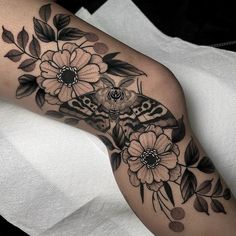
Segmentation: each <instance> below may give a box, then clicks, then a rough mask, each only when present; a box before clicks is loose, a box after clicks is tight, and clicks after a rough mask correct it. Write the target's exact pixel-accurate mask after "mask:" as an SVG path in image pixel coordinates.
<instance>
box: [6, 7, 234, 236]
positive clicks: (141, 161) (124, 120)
mask: <svg viewBox="0 0 236 236" xmlns="http://www.w3.org/2000/svg"><path fill="white" fill-rule="evenodd" d="M70 18H71V16H70V15H66V14H56V15H54V16H52V12H51V4H47V5H44V6H42V7H41V8H40V10H39V17H35V18H34V19H33V25H34V31H35V32H34V34H33V35H32V37H31V38H30V36H29V34H28V32H27V31H26V29H25V27H23V28H22V30H21V31H20V32H19V33H18V35H17V37H16V38H15V37H14V35H13V33H12V32H11V31H9V30H7V29H6V28H5V26H2V29H3V32H2V39H3V41H4V42H6V43H8V44H12V45H13V46H14V48H13V49H11V50H10V51H9V52H7V53H6V55H5V57H7V58H8V59H10V60H11V61H13V62H19V66H18V69H20V70H21V71H23V72H26V73H24V74H22V75H21V76H20V77H19V78H18V81H19V86H18V88H17V90H16V98H18V99H21V98H24V97H27V96H34V97H35V102H36V104H37V105H38V106H39V108H40V109H43V107H44V105H45V104H46V103H47V104H51V105H53V106H54V107H55V109H54V110H48V111H46V114H47V115H50V116H53V117H56V118H60V119H63V121H64V122H65V123H67V124H71V125H77V124H78V123H79V122H86V123H87V124H89V125H90V126H92V127H93V128H94V129H96V130H97V131H98V132H99V133H100V134H99V135H98V136H99V138H100V139H101V140H102V141H103V142H104V143H105V144H106V146H107V147H108V148H109V150H110V151H111V152H112V154H111V164H112V169H113V171H116V170H117V169H118V168H119V167H120V165H121V162H123V163H124V164H125V165H126V166H127V169H128V171H127V178H129V181H130V184H131V185H132V186H133V187H135V188H138V189H139V192H140V201H141V202H142V203H144V201H145V191H151V193H152V202H151V204H152V206H153V210H154V211H155V212H158V211H159V212H162V213H163V214H164V215H165V217H166V219H167V220H168V221H169V223H168V225H169V228H170V229H171V230H172V231H175V232H181V231H183V230H184V224H183V223H182V222H181V220H182V219H184V218H185V217H187V216H186V214H185V211H184V209H183V208H182V207H181V206H176V203H175V196H174V195H173V191H172V188H173V187H174V186H175V187H176V186H177V187H178V188H179V191H180V193H181V196H182V204H185V203H186V202H188V200H189V199H190V198H194V201H193V207H194V208H195V209H196V211H198V212H201V213H205V214H207V215H210V211H209V206H210V207H211V210H212V211H213V212H214V213H223V214H226V210H225V208H224V206H223V201H222V199H225V200H229V199H230V197H231V195H230V190H229V189H228V188H224V186H223V184H222V181H221V179H220V178H218V179H214V178H213V177H212V176H213V175H212V174H213V173H214V172H215V168H214V166H213V164H212V162H211V161H210V159H209V158H208V157H200V152H199V150H198V147H197V145H196V144H195V142H194V140H193V139H191V140H190V141H189V144H188V146H187V147H186V150H185V153H184V160H180V158H179V156H180V150H179V147H178V143H179V142H180V141H181V140H182V139H183V138H184V137H185V126H184V122H183V117H181V118H180V119H176V118H175V117H174V116H173V115H172V113H171V112H170V111H169V110H168V109H167V108H166V107H165V106H164V105H163V104H161V103H160V102H158V101H156V100H154V99H152V98H150V97H147V96H145V95H144V94H143V92H142V83H141V82H140V80H139V79H140V77H147V75H146V74H145V72H143V71H141V70H139V69H138V68H136V67H135V66H133V65H131V64H129V63H127V62H125V61H122V60H120V59H117V57H118V56H119V52H112V53H108V51H109V48H108V46H107V45H106V44H104V43H102V42H99V37H98V36H97V35H96V34H94V33H91V32H84V31H82V30H80V29H78V28H74V27H70V26H69V25H70ZM49 22H52V23H51V24H50V23H49ZM43 43H45V44H47V43H52V44H55V46H54V48H53V46H52V48H51V50H47V51H45V52H43V51H42V48H41V44H43ZM36 67H38V68H39V69H40V74H38V75H34V74H33V71H34V70H35V68H36ZM114 78H116V80H114ZM115 81H119V82H118V83H115ZM131 84H136V85H137V90H136V91H133V90H130V89H129V87H130V85H131ZM104 133H105V135H104ZM197 172H202V173H204V174H205V175H206V177H207V179H206V180H205V181H203V182H201V183H199V181H198V179H197V177H196V175H195V174H196V173H197Z"/></svg>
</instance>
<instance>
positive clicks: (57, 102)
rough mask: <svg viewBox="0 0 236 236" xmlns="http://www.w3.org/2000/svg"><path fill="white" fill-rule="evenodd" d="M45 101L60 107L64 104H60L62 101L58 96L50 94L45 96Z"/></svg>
mask: <svg viewBox="0 0 236 236" xmlns="http://www.w3.org/2000/svg"><path fill="white" fill-rule="evenodd" d="M45 100H46V101H47V103H49V104H51V105H60V104H62V103H61V102H60V100H59V99H58V98H57V96H51V95H50V94H48V93H46V94H45Z"/></svg>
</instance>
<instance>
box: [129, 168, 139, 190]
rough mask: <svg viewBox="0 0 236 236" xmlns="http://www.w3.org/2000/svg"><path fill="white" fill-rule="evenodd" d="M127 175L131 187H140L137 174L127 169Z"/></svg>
mask: <svg viewBox="0 0 236 236" xmlns="http://www.w3.org/2000/svg"><path fill="white" fill-rule="evenodd" d="M128 174H129V181H130V183H131V184H132V185H133V186H135V187H138V186H139V185H140V180H139V179H138V178H137V174H136V173H134V172H132V171H131V170H130V169H128Z"/></svg>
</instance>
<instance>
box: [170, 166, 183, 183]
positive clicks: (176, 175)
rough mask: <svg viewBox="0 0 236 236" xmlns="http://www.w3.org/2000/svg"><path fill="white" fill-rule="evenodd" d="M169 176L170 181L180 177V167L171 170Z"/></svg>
mask: <svg viewBox="0 0 236 236" xmlns="http://www.w3.org/2000/svg"><path fill="white" fill-rule="evenodd" d="M169 174H170V181H175V180H177V179H178V178H179V177H180V175H181V166H180V165H179V164H177V165H176V167H175V168H174V169H171V170H170V171H169Z"/></svg>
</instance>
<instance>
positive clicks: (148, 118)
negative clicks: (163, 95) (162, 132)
mask: <svg viewBox="0 0 236 236" xmlns="http://www.w3.org/2000/svg"><path fill="white" fill-rule="evenodd" d="M131 109H132V111H133V113H134V114H135V115H136V117H137V119H138V120H139V122H140V124H139V126H140V125H141V124H142V125H146V124H150V123H151V124H155V125H158V126H160V127H162V128H175V127H177V126H178V122H177V120H176V119H175V117H174V116H173V114H172V113H171V112H170V111H169V110H168V109H167V108H166V107H165V106H164V105H162V104H161V103H160V102H158V101H156V100H154V99H152V98H149V97H146V96H144V95H142V94H138V95H137V98H136V101H135V102H134V103H133V104H132V105H131Z"/></svg>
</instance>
